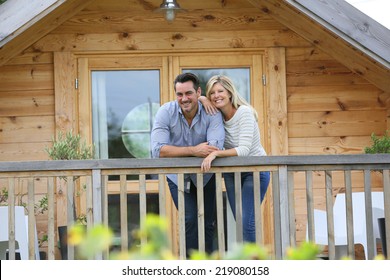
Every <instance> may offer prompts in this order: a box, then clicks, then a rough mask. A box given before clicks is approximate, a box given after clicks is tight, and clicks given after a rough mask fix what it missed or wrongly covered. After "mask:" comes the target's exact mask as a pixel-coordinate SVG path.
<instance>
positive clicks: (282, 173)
mask: <svg viewBox="0 0 390 280" xmlns="http://www.w3.org/2000/svg"><path fill="white" fill-rule="evenodd" d="M278 174H279V195H280V229H281V250H282V251H281V253H282V256H285V255H286V251H287V248H288V247H289V246H290V218H289V215H290V214H289V213H290V212H289V201H288V193H289V191H288V184H287V181H288V180H287V175H288V174H287V165H280V166H279V173H278Z"/></svg>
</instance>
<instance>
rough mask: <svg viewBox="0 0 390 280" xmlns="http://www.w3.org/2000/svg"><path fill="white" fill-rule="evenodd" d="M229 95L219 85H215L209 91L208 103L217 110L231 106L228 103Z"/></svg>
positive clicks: (229, 102)
mask: <svg viewBox="0 0 390 280" xmlns="http://www.w3.org/2000/svg"><path fill="white" fill-rule="evenodd" d="M230 97H231V95H230V93H229V92H228V91H227V90H226V89H225V88H224V87H223V86H222V85H221V84H220V83H216V84H214V86H213V87H212V88H211V91H210V101H211V103H213V105H214V106H215V107H217V108H218V109H221V108H224V107H225V106H232V105H231V101H230Z"/></svg>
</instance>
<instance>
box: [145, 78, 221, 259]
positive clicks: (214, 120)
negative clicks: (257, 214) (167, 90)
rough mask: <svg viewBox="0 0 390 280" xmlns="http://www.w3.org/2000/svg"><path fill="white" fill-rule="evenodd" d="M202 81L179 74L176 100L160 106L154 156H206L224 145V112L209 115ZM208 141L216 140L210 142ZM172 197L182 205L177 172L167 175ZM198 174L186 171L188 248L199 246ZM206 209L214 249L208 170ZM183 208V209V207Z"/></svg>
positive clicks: (212, 181)
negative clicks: (202, 101) (201, 100)
mask: <svg viewBox="0 0 390 280" xmlns="http://www.w3.org/2000/svg"><path fill="white" fill-rule="evenodd" d="M199 85H200V82H199V79H198V77H197V76H196V75H194V74H192V73H183V74H180V75H178V76H177V77H176V79H175V81H174V89H175V93H176V100H175V101H171V102H168V103H165V104H164V105H162V106H161V107H160V109H159V110H158V112H157V114H156V117H155V121H154V125H153V129H152V134H151V143H152V156H153V157H154V158H158V157H160V158H163V157H192V156H196V157H203V158H204V157H206V156H207V155H209V154H210V153H211V152H213V151H215V150H218V149H223V144H224V139H225V131H224V126H223V122H222V115H221V114H220V113H219V112H218V113H217V114H215V115H208V114H207V113H206V111H205V109H204V107H203V106H202V104H201V103H200V102H199V101H198V98H199V97H200V96H201V88H200V86H199ZM208 143H210V144H211V143H213V144H212V145H209V144H208ZM167 181H168V185H169V189H170V192H171V195H172V199H173V201H174V203H175V205H176V208H178V184H177V175H175V174H169V175H167ZM195 184H196V174H186V175H185V177H184V185H185V193H184V196H185V227H186V250H187V251H186V252H187V255H188V254H189V253H190V250H191V249H195V250H196V249H198V211H197V192H196V185H195ZM203 184H204V213H206V215H205V235H206V236H205V241H206V252H208V253H211V252H212V250H213V248H212V242H213V234H214V212H215V177H214V174H205V175H204V178H203ZM179 210H180V211H182V209H179Z"/></svg>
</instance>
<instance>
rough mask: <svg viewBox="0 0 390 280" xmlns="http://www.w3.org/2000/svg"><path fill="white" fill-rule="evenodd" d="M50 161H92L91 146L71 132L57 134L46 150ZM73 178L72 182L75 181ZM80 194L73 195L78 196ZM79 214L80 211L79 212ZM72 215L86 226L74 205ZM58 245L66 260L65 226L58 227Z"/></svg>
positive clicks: (83, 217) (83, 187)
mask: <svg viewBox="0 0 390 280" xmlns="http://www.w3.org/2000/svg"><path fill="white" fill-rule="evenodd" d="M45 151H46V152H47V153H48V155H49V157H50V159H52V160H80V159H92V158H93V154H94V147H93V145H87V144H86V143H85V141H83V140H82V139H81V136H80V135H79V134H73V133H72V131H70V132H67V133H65V134H64V133H62V132H61V131H60V132H59V133H58V136H57V139H54V138H53V139H52V146H51V147H50V148H46V149H45ZM77 179H78V177H75V178H74V180H77ZM60 180H61V181H63V182H66V180H67V178H66V177H61V178H60ZM84 189H85V186H82V187H81V191H83V190H84ZM79 195H80V193H76V194H74V196H79ZM79 212H80V211H79ZM73 213H74V217H75V221H76V223H79V224H84V225H85V224H86V215H85V214H83V213H77V209H76V204H74V208H73ZM58 234H59V239H60V240H59V244H60V249H61V257H62V259H67V240H66V237H67V226H59V227H58Z"/></svg>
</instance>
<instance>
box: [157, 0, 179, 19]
mask: <svg viewBox="0 0 390 280" xmlns="http://www.w3.org/2000/svg"><path fill="white" fill-rule="evenodd" d="M155 11H157V12H164V13H165V19H166V20H167V22H168V23H172V22H173V21H174V20H175V17H176V13H178V12H183V11H185V10H184V9H182V8H180V5H179V4H178V3H177V2H176V0H163V2H162V4H161V5H160V7H159V8H157V9H156V10H155Z"/></svg>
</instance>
